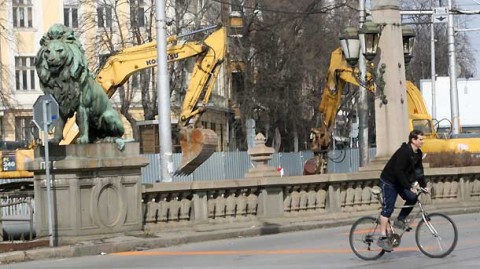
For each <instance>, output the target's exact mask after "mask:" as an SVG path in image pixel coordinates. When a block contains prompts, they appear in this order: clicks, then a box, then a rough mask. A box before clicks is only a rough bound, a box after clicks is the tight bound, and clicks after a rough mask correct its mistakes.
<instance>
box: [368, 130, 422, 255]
mask: <svg viewBox="0 0 480 269" xmlns="http://www.w3.org/2000/svg"><path fill="white" fill-rule="evenodd" d="M424 138H425V137H424V133H423V132H422V131H420V130H413V131H411V132H410V134H409V136H408V143H403V144H402V145H401V146H400V148H399V149H397V151H396V152H395V153H394V154H393V156H392V157H391V158H390V160H389V161H388V162H387V164H386V165H385V168H384V169H383V171H382V173H381V175H380V188H381V189H382V192H383V207H382V211H381V214H380V232H381V237H380V238H379V240H378V242H377V244H378V246H380V247H381V248H383V249H384V250H385V251H392V250H393V248H392V245H391V243H390V240H389V239H388V238H387V224H388V219H389V218H390V216H391V215H392V213H393V209H394V207H395V201H396V199H397V195H400V197H402V199H403V200H405V206H411V205H415V204H416V203H417V189H416V188H414V187H413V186H414V184H415V182H418V183H419V184H420V186H421V187H422V188H425V187H426V185H427V184H426V182H425V177H424V174H423V164H422V151H421V150H420V147H422V145H423V143H424ZM412 209H413V207H406V208H402V210H401V211H400V213H399V215H398V218H397V219H396V220H395V221H394V223H393V226H394V227H396V228H400V229H405V228H406V223H405V220H406V218H407V216H408V215H409V214H410V212H411V211H412Z"/></svg>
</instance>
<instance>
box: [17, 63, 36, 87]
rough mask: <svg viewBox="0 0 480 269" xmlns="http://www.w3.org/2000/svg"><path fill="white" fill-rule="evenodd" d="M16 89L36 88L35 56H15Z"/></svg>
mask: <svg viewBox="0 0 480 269" xmlns="http://www.w3.org/2000/svg"><path fill="white" fill-rule="evenodd" d="M15 89H16V90H17V91H32V90H35V57H20V56H17V57H15Z"/></svg>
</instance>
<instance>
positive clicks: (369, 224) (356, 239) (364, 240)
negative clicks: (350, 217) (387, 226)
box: [349, 216, 385, 260]
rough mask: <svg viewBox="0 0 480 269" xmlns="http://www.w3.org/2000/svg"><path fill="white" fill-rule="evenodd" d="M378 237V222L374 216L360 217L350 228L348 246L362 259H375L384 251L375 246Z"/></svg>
mask: <svg viewBox="0 0 480 269" xmlns="http://www.w3.org/2000/svg"><path fill="white" fill-rule="evenodd" d="M379 238H380V224H379V223H378V221H377V218H374V217H370V216H368V217H362V218H360V219H358V220H357V221H356V222H355V223H354V224H353V225H352V228H351V229H350V236H349V240H350V247H351V248H352V250H353V253H355V255H357V256H358V257H359V258H360V259H363V260H375V259H378V258H380V257H381V256H382V255H383V254H384V253H385V250H383V249H382V248H381V247H379V246H377V241H378V239H379Z"/></svg>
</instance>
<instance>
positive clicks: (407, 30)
mask: <svg viewBox="0 0 480 269" xmlns="http://www.w3.org/2000/svg"><path fill="white" fill-rule="evenodd" d="M402 39H403V57H404V59H405V64H408V63H409V62H410V60H411V59H412V56H413V54H412V52H413V44H414V41H415V31H413V29H412V28H411V27H409V26H407V25H403V26H402Z"/></svg>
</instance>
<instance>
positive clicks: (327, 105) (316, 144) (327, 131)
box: [305, 48, 374, 174]
mask: <svg viewBox="0 0 480 269" xmlns="http://www.w3.org/2000/svg"><path fill="white" fill-rule="evenodd" d="M358 77H359V70H358V68H353V67H350V66H349V65H348V64H347V62H346V61H345V58H344V57H343V51H342V49H341V48H338V49H336V50H334V51H333V52H332V54H331V58H330V65H329V67H328V73H327V81H326V83H325V86H324V88H323V93H322V98H321V101H320V105H319V107H318V111H319V112H320V118H321V124H320V127H317V128H312V129H311V134H310V137H311V147H312V151H313V152H314V154H315V159H314V160H311V161H309V162H310V163H308V162H307V165H306V166H305V173H306V174H316V173H324V172H326V165H327V153H328V150H329V149H330V146H331V133H332V130H331V128H332V126H333V124H334V122H335V118H336V116H337V113H338V110H339V108H340V104H341V101H342V94H343V89H344V87H345V84H346V83H350V84H352V85H355V86H359V83H358ZM367 79H370V75H369V74H367ZM368 90H369V91H371V92H373V91H374V86H373V85H372V86H370V87H369V88H368Z"/></svg>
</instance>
